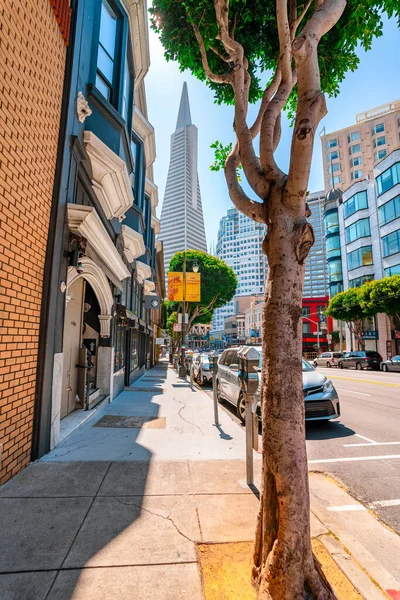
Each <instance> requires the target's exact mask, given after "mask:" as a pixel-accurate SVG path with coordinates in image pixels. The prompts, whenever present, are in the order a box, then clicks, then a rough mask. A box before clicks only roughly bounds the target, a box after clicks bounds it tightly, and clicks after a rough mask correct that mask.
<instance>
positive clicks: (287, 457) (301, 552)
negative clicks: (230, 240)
mask: <svg viewBox="0 0 400 600" xmlns="http://www.w3.org/2000/svg"><path fill="white" fill-rule="evenodd" d="M274 194H275V196H276V197H272V198H271V202H270V207H271V208H270V214H269V220H268V221H269V225H268V235H267V239H266V243H265V250H266V253H267V256H268V263H269V269H268V279H267V284H266V289H265V305H264V315H263V367H262V381H261V402H262V424H263V433H262V440H263V442H262V449H263V471H262V490H261V501H260V512H259V516H258V523H257V534H256V545H255V552H254V566H253V584H254V586H255V587H256V589H258V599H259V600H261V599H262V600H267V599H268V600H270V599H272V600H298V599H304V598H310V599H311V598H315V599H318V600H332V599H334V598H335V595H334V593H333V592H332V590H331V588H330V585H329V583H328V582H327V581H326V579H325V577H324V575H323V573H322V571H321V568H320V566H319V563H318V562H317V561H316V560H315V559H314V557H313V554H312V550H311V540H310V502H309V489H308V469H307V454H306V444H305V423H304V397H303V383H302V366H301V357H302V326H301V323H302V321H301V312H302V310H301V306H302V295H303V279H304V259H305V256H306V255H307V253H308V251H309V248H310V246H311V245H312V242H313V232H312V228H311V226H310V225H308V224H307V222H306V218H305V207H304V213H303V214H295V213H294V212H292V211H291V210H290V209H288V208H287V207H286V206H284V204H283V202H282V196H283V193H282V190H281V191H278V190H276V191H275V192H274ZM285 200H286V199H285ZM290 204H291V205H292V206H295V205H296V203H295V202H293V204H292V203H290Z"/></svg>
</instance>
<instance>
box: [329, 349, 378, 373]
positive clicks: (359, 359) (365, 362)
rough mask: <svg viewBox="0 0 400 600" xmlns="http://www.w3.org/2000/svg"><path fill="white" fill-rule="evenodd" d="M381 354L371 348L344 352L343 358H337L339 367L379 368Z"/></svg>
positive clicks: (359, 369)
mask: <svg viewBox="0 0 400 600" xmlns="http://www.w3.org/2000/svg"><path fill="white" fill-rule="evenodd" d="M381 362H382V356H381V355H380V354H378V352H374V351H373V350H366V351H365V352H364V351H357V352H345V354H344V355H343V358H341V359H339V363H338V367H339V369H352V368H353V369H357V370H358V371H361V370H362V369H376V370H379V368H380V364H381Z"/></svg>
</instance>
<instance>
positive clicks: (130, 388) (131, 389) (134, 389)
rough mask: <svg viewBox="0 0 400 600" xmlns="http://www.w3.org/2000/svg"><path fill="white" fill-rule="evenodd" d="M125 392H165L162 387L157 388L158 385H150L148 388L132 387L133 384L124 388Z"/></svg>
mask: <svg viewBox="0 0 400 600" xmlns="http://www.w3.org/2000/svg"><path fill="white" fill-rule="evenodd" d="M124 390H125V392H152V393H153V394H154V393H156V392H157V393H158V394H163V393H164V390H163V389H162V388H156V387H148V388H140V387H132V386H128V387H126V388H124Z"/></svg>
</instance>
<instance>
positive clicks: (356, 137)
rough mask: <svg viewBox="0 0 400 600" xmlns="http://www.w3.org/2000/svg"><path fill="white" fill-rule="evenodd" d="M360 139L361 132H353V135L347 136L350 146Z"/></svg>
mask: <svg viewBox="0 0 400 600" xmlns="http://www.w3.org/2000/svg"><path fill="white" fill-rule="evenodd" d="M359 139H360V132H359V131H353V133H350V134H349V135H348V136H347V141H348V143H349V144H350V143H351V142H355V141H356V140H359Z"/></svg>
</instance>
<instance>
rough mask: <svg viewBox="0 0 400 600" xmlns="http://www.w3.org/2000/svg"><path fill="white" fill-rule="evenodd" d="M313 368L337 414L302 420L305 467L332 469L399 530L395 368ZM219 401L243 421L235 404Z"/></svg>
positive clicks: (399, 410) (399, 414)
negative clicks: (335, 400)
mask: <svg viewBox="0 0 400 600" xmlns="http://www.w3.org/2000/svg"><path fill="white" fill-rule="evenodd" d="M318 371H320V372H321V373H323V374H324V375H326V376H327V377H328V378H330V379H332V381H333V383H334V385H335V387H336V389H337V392H338V394H339V398H340V405H341V417H340V418H339V419H337V420H336V421H330V422H322V421H321V422H313V423H307V428H306V438H307V452H308V458H309V468H310V470H314V471H324V472H326V473H329V474H331V475H332V476H333V477H334V478H335V479H336V480H337V481H339V482H341V483H342V484H343V485H344V486H345V487H346V489H347V490H348V491H349V493H350V494H351V495H352V496H353V497H354V498H356V499H357V500H359V501H360V502H362V503H363V504H364V505H365V506H366V507H367V508H368V509H371V510H373V511H374V512H375V513H376V514H377V515H378V516H379V518H380V519H381V520H382V521H383V522H384V523H386V524H387V525H389V526H390V527H392V529H394V530H395V531H397V533H399V534H400V373H382V372H378V371H361V372H360V371H355V370H353V369H343V370H337V369H322V368H320V367H318ZM203 389H204V391H205V392H206V393H207V394H208V395H209V396H210V397H212V391H211V390H210V388H209V387H204V388H203ZM220 406H221V408H222V410H225V411H226V412H228V413H229V414H230V415H231V417H232V419H233V420H235V421H236V422H237V423H238V426H240V427H242V425H241V424H240V421H239V420H238V418H237V417H236V415H235V409H234V407H231V406H230V405H229V404H227V403H226V402H223V403H222V404H221V405H220ZM343 510H344V511H346V510H349V507H343Z"/></svg>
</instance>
